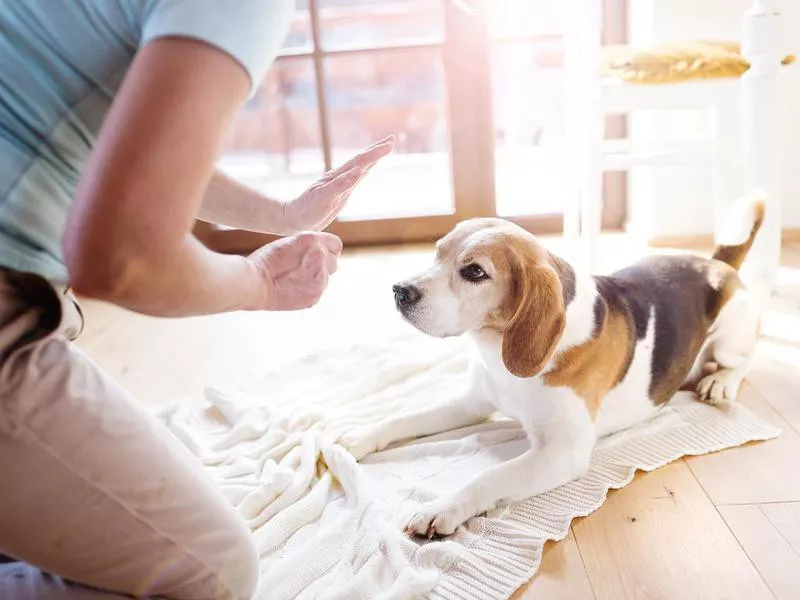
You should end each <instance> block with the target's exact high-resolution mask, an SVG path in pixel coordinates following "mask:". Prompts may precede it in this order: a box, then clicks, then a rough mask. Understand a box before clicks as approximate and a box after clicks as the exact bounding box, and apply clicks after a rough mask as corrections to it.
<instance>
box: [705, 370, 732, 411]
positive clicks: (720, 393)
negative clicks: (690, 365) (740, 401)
mask: <svg viewBox="0 0 800 600" xmlns="http://www.w3.org/2000/svg"><path fill="white" fill-rule="evenodd" d="M731 379H732V378H730V377H728V374H727V372H726V371H718V372H717V373H712V374H711V375H707V376H706V377H703V379H701V380H700V383H698V384H697V397H698V399H699V400H700V401H701V402H705V403H706V404H711V405H712V406H716V405H718V404H722V403H724V402H733V401H734V400H736V394H737V392H738V391H739V381H735V382H734V381H732V380H731Z"/></svg>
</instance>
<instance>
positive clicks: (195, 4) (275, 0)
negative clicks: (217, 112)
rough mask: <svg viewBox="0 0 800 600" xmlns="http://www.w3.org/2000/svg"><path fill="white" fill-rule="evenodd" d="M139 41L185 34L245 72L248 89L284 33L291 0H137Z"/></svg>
mask: <svg viewBox="0 0 800 600" xmlns="http://www.w3.org/2000/svg"><path fill="white" fill-rule="evenodd" d="M142 8H143V13H142V38H141V44H142V45H144V44H146V43H147V42H149V41H151V40H153V39H157V38H159V37H186V38H191V39H196V40H200V41H202V42H205V43H207V44H209V45H211V46H214V47H216V48H218V49H220V50H222V51H223V52H226V53H227V54H229V55H231V56H232V57H233V58H234V59H236V60H237V61H238V62H239V63H240V64H241V65H242V66H243V67H244V68H245V69H246V70H247V72H248V74H249V75H250V79H251V82H252V89H253V91H254V90H255V89H256V88H257V87H258V85H259V84H260V83H261V80H262V79H263V78H264V75H265V74H266V72H267V69H269V66H270V64H271V63H272V61H273V60H274V59H275V56H276V55H277V54H278V52H279V51H280V48H281V46H282V45H283V42H284V40H285V39H286V35H287V34H288V32H289V27H290V24H291V20H292V16H293V14H294V11H295V0H268V1H267V0H236V1H235V2H231V1H230V0H143V3H142Z"/></svg>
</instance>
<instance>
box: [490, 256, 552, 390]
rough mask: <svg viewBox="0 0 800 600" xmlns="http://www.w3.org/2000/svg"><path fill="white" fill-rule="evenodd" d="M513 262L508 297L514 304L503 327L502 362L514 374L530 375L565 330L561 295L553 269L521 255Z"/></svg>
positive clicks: (541, 363)
mask: <svg viewBox="0 0 800 600" xmlns="http://www.w3.org/2000/svg"><path fill="white" fill-rule="evenodd" d="M512 262H513V263H516V264H513V266H512V277H513V280H512V285H511V290H510V291H511V294H510V299H511V301H512V302H516V306H515V307H512V317H511V319H510V320H509V322H508V325H507V326H506V328H505V330H504V331H503V364H505V366H506V369H508V370H509V372H510V373H512V374H513V375H516V376H517V377H533V376H534V375H536V374H538V373H539V372H540V371H541V370H542V369H543V368H544V367H545V365H546V364H547V361H548V360H550V357H551V356H552V355H553V352H554V351H555V349H556V345H557V344H558V340H559V339H560V338H561V334H562V333H563V331H564V324H565V322H566V309H565V307H564V297H563V293H562V290H561V281H560V280H559V278H558V275H557V274H556V272H555V270H553V269H552V268H550V267H549V266H545V265H541V264H539V263H537V262H535V261H534V260H532V259H530V258H527V257H522V256H519V257H516V260H514V261H512Z"/></svg>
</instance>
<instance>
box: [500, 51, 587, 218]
mask: <svg viewBox="0 0 800 600" xmlns="http://www.w3.org/2000/svg"><path fill="white" fill-rule="evenodd" d="M560 51H561V48H560V44H555V45H554V44H546V43H545V44H537V43H510V42H509V43H497V44H495V45H494V47H493V48H492V58H491V60H492V79H493V104H494V125H495V171H496V173H495V186H496V196H497V212H498V214H500V215H503V216H521V215H537V214H554V213H560V212H563V207H564V203H565V200H566V194H568V193H570V188H569V186H568V185H565V183H566V182H569V181H571V180H572V175H571V174H570V170H569V164H568V161H567V160H566V159H565V152H564V148H565V145H566V131H565V113H564V106H565V82H564V70H563V66H562V61H561V52H560Z"/></svg>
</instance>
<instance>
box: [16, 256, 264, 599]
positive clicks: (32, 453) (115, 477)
mask: <svg viewBox="0 0 800 600" xmlns="http://www.w3.org/2000/svg"><path fill="white" fill-rule="evenodd" d="M82 326H83V318H82V316H81V314H80V310H79V308H78V305H77V303H76V302H75V300H74V299H73V298H72V296H71V294H70V293H69V292H68V291H66V290H57V289H56V288H54V287H53V286H52V285H50V284H49V283H48V282H47V281H45V280H44V279H42V278H40V277H38V276H34V275H30V274H22V273H17V272H12V271H6V270H0V554H4V555H6V556H8V557H11V558H13V559H14V560H16V561H19V562H16V563H11V564H0V598H1V599H3V600H6V599H8V600H11V599H14V600H34V599H35V600H44V599H47V600H62V599H63V600H66V599H70V600H74V599H78V598H81V599H86V600H90V599H98V600H99V599H111V598H116V599H119V598H120V597H125V596H133V597H136V598H140V597H141V598H150V597H165V598H173V599H176V600H178V599H179V600H184V599H185V600H189V599H197V600H212V599H214V600H216V599H231V600H242V599H249V598H250V597H251V596H252V594H253V591H254V589H255V585H256V582H257V577H258V565H257V556H256V550H255V545H254V543H253V538H252V536H251V534H250V531H249V529H248V528H247V526H246V524H245V522H244V521H243V520H241V519H240V518H239V517H238V516H237V515H236V513H235V512H234V510H233V507H232V506H231V504H230V502H228V501H227V499H226V498H225V497H224V496H223V495H222V493H221V492H220V491H219V490H218V489H217V488H216V487H215V486H214V484H213V482H212V481H211V480H210V479H209V478H208V477H207V475H206V474H205V472H204V471H203V470H202V467H201V466H200V464H199V462H198V461H197V460H196V458H195V457H194V456H192V455H191V454H190V453H189V452H188V451H187V450H186V449H185V448H184V447H183V446H182V445H181V444H180V443H179V442H178V441H177V440H176V439H175V438H174V437H173V436H172V435H171V434H170V433H169V432H168V431H167V430H166V429H165V428H163V427H162V426H161V425H160V424H159V423H157V422H156V421H155V420H154V419H153V418H151V417H150V416H149V415H148V414H147V413H145V412H144V411H143V410H141V409H140V408H139V407H138V406H137V405H136V404H135V402H134V401H133V400H132V399H131V398H130V397H129V396H128V395H127V394H126V392H125V391H124V390H123V389H122V388H120V387H119V386H118V385H117V384H116V383H115V382H114V381H113V380H112V379H111V378H110V377H108V376H107V375H105V374H104V373H103V371H102V370H101V369H100V368H99V367H98V366H97V365H96V364H95V363H93V362H92V360H91V359H89V358H88V357H87V356H86V355H84V354H83V353H82V352H80V351H79V350H78V349H77V348H75V346H74V345H73V344H72V343H71V340H73V339H75V337H77V335H78V334H79V333H80V330H81V329H82ZM165 368H167V366H166V365H165ZM71 582H79V583H80V584H83V585H78V583H71ZM95 590H98V591H95ZM99 590H103V591H99Z"/></svg>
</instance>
